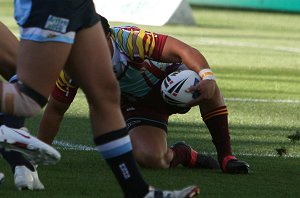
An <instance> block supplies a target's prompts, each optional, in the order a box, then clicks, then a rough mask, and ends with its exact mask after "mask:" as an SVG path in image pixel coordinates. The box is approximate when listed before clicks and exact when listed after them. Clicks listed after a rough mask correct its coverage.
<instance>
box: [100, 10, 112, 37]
mask: <svg viewBox="0 0 300 198" xmlns="http://www.w3.org/2000/svg"><path fill="white" fill-rule="evenodd" d="M98 16H99V17H100V21H101V25H102V28H103V30H104V33H105V36H107V35H108V34H110V32H111V30H110V26H109V23H108V21H107V19H106V18H105V17H104V16H101V15H100V14H98Z"/></svg>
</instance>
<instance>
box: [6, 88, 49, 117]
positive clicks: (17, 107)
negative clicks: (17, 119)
mask: <svg viewBox="0 0 300 198" xmlns="http://www.w3.org/2000/svg"><path fill="white" fill-rule="evenodd" d="M46 103H47V98H45V97H43V96H42V95H41V94H39V93H37V92H36V91H34V90H33V89H31V88H30V87H28V86H26V85H25V84H23V83H16V84H10V83H3V87H2V96H1V111H2V112H3V113H6V114H9V115H15V116H23V117H30V116H34V115H36V114H37V113H39V112H40V111H41V109H42V108H43V107H44V106H45V105H46Z"/></svg>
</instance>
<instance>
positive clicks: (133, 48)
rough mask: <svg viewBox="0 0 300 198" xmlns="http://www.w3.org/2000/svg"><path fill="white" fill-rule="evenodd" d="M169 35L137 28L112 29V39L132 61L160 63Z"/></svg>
mask: <svg viewBox="0 0 300 198" xmlns="http://www.w3.org/2000/svg"><path fill="white" fill-rule="evenodd" d="M167 37H168V36H167V35H164V34H157V33H154V32H149V31H145V30H142V29H139V28H138V27H135V26H125V27H114V28H112V38H113V40H114V41H115V42H116V44H117V45H118V47H119V48H120V50H122V52H123V53H125V54H127V56H128V57H129V58H130V59H131V60H138V59H141V60H144V59H152V60H156V61H159V60H160V58H161V53H162V51H163V48H164V45H165V43H166V40H167Z"/></svg>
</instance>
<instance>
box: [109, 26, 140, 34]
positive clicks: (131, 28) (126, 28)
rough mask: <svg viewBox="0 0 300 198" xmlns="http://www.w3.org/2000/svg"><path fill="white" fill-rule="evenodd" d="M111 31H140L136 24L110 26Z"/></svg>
mask: <svg viewBox="0 0 300 198" xmlns="http://www.w3.org/2000/svg"><path fill="white" fill-rule="evenodd" d="M111 29H112V31H113V32H114V33H119V32H136V31H140V30H141V29H140V28H139V27H137V26H133V25H130V26H129V25H127V26H114V27H111Z"/></svg>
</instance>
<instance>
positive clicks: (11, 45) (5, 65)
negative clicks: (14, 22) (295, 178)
mask: <svg viewBox="0 0 300 198" xmlns="http://www.w3.org/2000/svg"><path fill="white" fill-rule="evenodd" d="M0 46H1V47H0V74H1V76H2V77H3V78H4V79H5V80H7V81H8V80H9V79H10V78H11V77H12V76H13V75H15V74H16V60H17V50H18V46H19V42H18V40H17V38H16V37H15V36H14V35H13V33H12V32H11V31H10V30H9V29H8V28H7V27H6V26H5V25H4V24H3V23H1V22H0Z"/></svg>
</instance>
